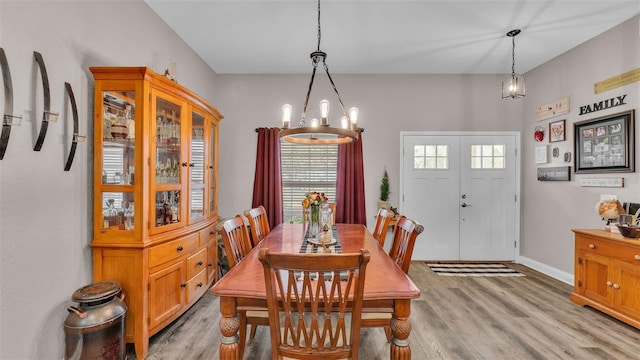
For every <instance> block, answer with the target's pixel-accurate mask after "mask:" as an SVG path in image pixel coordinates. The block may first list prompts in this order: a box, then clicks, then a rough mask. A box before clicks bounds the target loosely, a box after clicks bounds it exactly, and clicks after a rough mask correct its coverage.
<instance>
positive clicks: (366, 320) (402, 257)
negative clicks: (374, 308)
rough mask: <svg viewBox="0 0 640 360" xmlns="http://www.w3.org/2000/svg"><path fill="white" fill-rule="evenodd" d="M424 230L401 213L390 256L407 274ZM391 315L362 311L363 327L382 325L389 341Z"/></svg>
mask: <svg viewBox="0 0 640 360" xmlns="http://www.w3.org/2000/svg"><path fill="white" fill-rule="evenodd" d="M423 231H424V227H423V226H422V225H420V224H418V223H417V222H416V221H414V220H411V219H408V218H407V217H406V216H404V215H400V217H399V218H398V219H397V220H396V225H395V228H394V230H393V243H392V244H391V249H390V250H389V256H390V257H391V259H393V261H394V262H395V263H396V265H398V267H399V268H400V269H401V270H402V271H403V272H404V273H405V274H408V273H409V265H411V256H412V255H413V247H414V245H415V242H416V239H417V238H418V235H420V234H421V233H422V232H423ZM391 316H392V315H391V312H384V313H383V312H365V313H362V327H382V328H384V332H385V335H386V336H387V341H391Z"/></svg>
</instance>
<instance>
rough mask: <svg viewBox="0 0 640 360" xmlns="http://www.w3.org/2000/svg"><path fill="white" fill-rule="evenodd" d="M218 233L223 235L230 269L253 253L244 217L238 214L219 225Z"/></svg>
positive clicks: (217, 227)
mask: <svg viewBox="0 0 640 360" xmlns="http://www.w3.org/2000/svg"><path fill="white" fill-rule="evenodd" d="M216 231H217V232H218V233H219V234H221V235H222V241H223V242H224V250H225V253H226V254H227V261H228V262H229V269H232V268H233V267H234V266H236V264H237V263H239V262H240V261H241V260H242V259H243V258H244V257H245V256H246V255H247V254H248V253H249V251H251V248H252V247H251V241H250V240H249V232H248V231H247V226H246V224H245V223H244V220H243V219H242V216H241V215H240V214H238V215H236V216H235V217H234V218H231V219H228V220H226V221H224V222H222V223H218V224H217V225H216Z"/></svg>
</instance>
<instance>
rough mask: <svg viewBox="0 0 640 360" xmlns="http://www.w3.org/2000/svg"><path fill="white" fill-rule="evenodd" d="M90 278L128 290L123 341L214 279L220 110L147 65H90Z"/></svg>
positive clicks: (145, 334)
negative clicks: (92, 81) (92, 95)
mask: <svg viewBox="0 0 640 360" xmlns="http://www.w3.org/2000/svg"><path fill="white" fill-rule="evenodd" d="M90 70H91V72H92V73H93V77H94V79H95V99H94V104H95V105H94V106H95V109H94V112H95V119H94V121H95V126H94V128H95V129H94V132H95V138H94V184H93V189H94V190H93V191H94V193H93V194H94V196H93V197H94V206H93V227H94V229H93V230H94V231H93V241H92V242H91V247H92V248H93V273H94V274H93V280H94V281H95V282H99V281H107V280H113V281H118V282H119V283H120V284H121V285H122V287H123V290H124V293H125V302H126V304H127V306H128V311H127V313H126V316H125V337H126V339H125V341H126V342H128V343H135V349H136V355H137V357H138V359H144V358H145V356H146V354H147V351H148V345H149V336H151V335H153V334H155V333H157V332H158V331H159V330H161V329H162V328H163V327H165V326H166V325H167V324H169V323H170V322H171V321H173V320H175V319H176V318H177V317H178V316H180V315H181V314H182V313H183V312H184V311H186V310H187V309H188V308H189V307H190V306H191V305H193V303H194V302H195V301H197V300H198V299H199V298H200V297H201V296H202V295H203V294H204V293H205V291H206V290H207V289H208V288H209V286H210V285H211V284H212V283H213V282H214V281H215V279H216V269H217V255H218V254H217V235H216V233H215V230H214V226H215V223H216V222H217V220H218V219H219V215H218V211H217V207H218V195H217V193H218V188H217V184H218V167H217V165H218V151H217V147H218V125H219V121H220V120H221V119H222V118H223V117H222V115H221V114H220V113H219V112H218V110H217V109H216V108H215V107H213V106H211V105H210V104H208V103H207V102H206V101H205V100H203V99H202V98H200V97H199V96H198V95H196V94H195V93H193V92H192V91H190V90H188V89H186V88H185V87H183V86H181V85H179V84H177V83H176V82H173V81H171V80H169V79H167V78H165V77H164V76H161V75H159V74H156V73H154V72H153V71H151V70H150V69H148V68H146V67H92V68H90Z"/></svg>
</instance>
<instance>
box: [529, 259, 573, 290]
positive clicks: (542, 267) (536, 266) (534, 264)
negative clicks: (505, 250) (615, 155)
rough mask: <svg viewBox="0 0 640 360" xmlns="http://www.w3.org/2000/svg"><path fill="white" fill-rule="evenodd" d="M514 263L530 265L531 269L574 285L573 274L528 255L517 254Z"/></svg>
mask: <svg viewBox="0 0 640 360" xmlns="http://www.w3.org/2000/svg"><path fill="white" fill-rule="evenodd" d="M516 263H518V264H522V265H524V266H526V267H530V268H532V269H533V270H536V271H539V272H541V273H543V274H545V275H547V276H551V277H552V278H554V279H556V280H559V281H562V282H563V283H566V284H568V285H571V286H573V285H574V282H573V280H574V277H573V274H570V273H568V272H565V271H562V270H558V269H556V268H554V267H551V266H549V265H547V264H543V263H541V262H539V261H536V260H533V259H530V258H528V257H525V256H518V259H516Z"/></svg>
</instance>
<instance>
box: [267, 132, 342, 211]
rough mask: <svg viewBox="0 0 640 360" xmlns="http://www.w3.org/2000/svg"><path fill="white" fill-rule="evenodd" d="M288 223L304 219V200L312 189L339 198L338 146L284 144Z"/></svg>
mask: <svg viewBox="0 0 640 360" xmlns="http://www.w3.org/2000/svg"><path fill="white" fill-rule="evenodd" d="M280 162H281V170H282V195H283V207H284V222H285V223H301V222H302V200H303V199H304V195H305V194H306V193H308V192H310V191H317V192H321V193H325V195H326V196H327V197H328V198H329V201H330V202H334V201H335V195H336V173H337V167H338V145H304V144H290V143H282V144H281V145H280Z"/></svg>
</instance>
